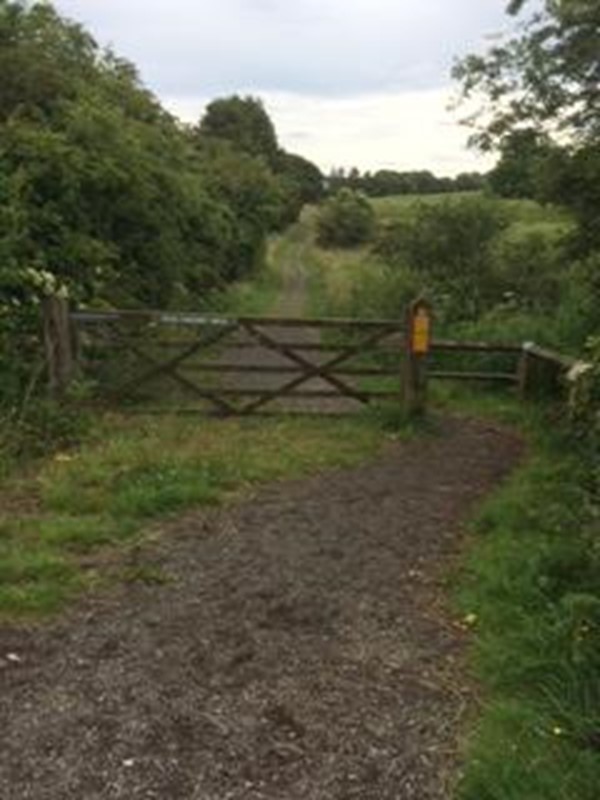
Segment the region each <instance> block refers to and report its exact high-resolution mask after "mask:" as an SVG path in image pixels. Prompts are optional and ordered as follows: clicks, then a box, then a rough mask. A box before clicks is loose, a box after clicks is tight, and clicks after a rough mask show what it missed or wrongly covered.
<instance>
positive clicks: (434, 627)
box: [0, 419, 521, 800]
mask: <svg viewBox="0 0 600 800" xmlns="http://www.w3.org/2000/svg"><path fill="white" fill-rule="evenodd" d="M441 428H442V429H441V431H440V433H439V435H436V436H431V437H428V438H424V439H418V440H414V441H412V442H409V443H398V444H395V445H393V446H391V447H390V448H389V450H388V451H387V452H386V453H385V455H383V456H382V457H381V458H380V459H379V460H378V461H377V462H376V463H373V464H371V465H368V466H363V467H360V468H354V469H347V470H341V471H338V472H334V473H332V474H327V475H321V476H317V477H314V478H312V479H309V480H304V481H297V482H286V483H280V484H276V485H273V486H270V487H268V488H265V489H263V490H261V491H259V492H258V493H257V494H256V496H254V497H253V498H251V499H249V500H247V501H244V502H242V503H240V504H238V505H236V506H233V507H231V508H228V509H225V510H221V511H212V512H210V513H194V514H190V515H188V516H187V517H185V518H183V519H181V520H179V521H178V522H176V523H170V524H169V526H168V528H169V529H168V530H165V531H164V536H162V537H161V538H160V539H159V540H158V541H157V542H156V543H155V544H154V545H149V546H148V548H146V549H145V550H144V551H142V552H141V554H139V556H138V557H139V558H141V559H142V562H141V563H144V564H148V563H149V564H156V565H160V567H161V569H162V570H163V571H164V572H165V573H166V575H167V576H168V581H167V582H165V583H162V584H158V585H147V584H144V583H131V584H127V585H123V586H121V587H120V588H116V589H113V590H111V591H110V592H107V593H106V594H105V595H103V596H96V597H92V598H89V599H88V600H87V601H86V602H85V603H84V604H83V605H82V606H80V607H79V608H77V609H76V610H74V611H72V612H71V613H70V614H69V615H68V616H66V617H64V618H63V619H62V620H60V621H58V622H56V623H53V624H52V625H51V626H49V627H47V628H43V629H40V630H35V629H27V628H22V629H15V628H5V629H0V797H1V798H3V800H4V799H5V800H25V798H28V799H30V800H71V798H72V799H73V800H75V798H77V800H138V798H139V799H140V800H141V798H145V799H146V800H150V798H156V799H159V800H178V799H179V798H180V799H181V800H184V799H185V800H242V799H243V800H259V799H262V798H264V799H267V798H268V799H269V800H351V799H352V798H356V800H405V799H406V800H408V799H409V798H415V800H434V799H435V800H442V798H448V797H449V794H448V785H449V779H450V776H451V775H452V774H453V773H454V772H455V770H456V756H455V750H456V741H457V733H458V726H459V723H460V720H461V716H462V714H463V712H464V710H465V708H466V706H467V704H468V702H469V692H468V687H467V684H466V681H465V679H464V676H463V675H462V668H461V662H462V656H463V646H464V634H463V633H462V632H461V630H460V629H459V628H458V627H457V626H456V625H453V624H452V622H451V620H450V618H449V616H448V614H447V612H445V611H444V600H443V590H442V584H441V580H442V578H443V575H444V573H445V572H447V565H448V560H449V559H452V557H453V556H454V555H455V554H456V551H457V548H458V547H459V544H460V531H461V526H462V525H463V523H464V520H465V517H466V515H467V514H468V513H470V511H471V509H472V506H473V503H474V502H475V501H477V500H478V499H479V498H481V497H482V496H483V495H484V494H485V493H486V492H487V491H488V490H489V489H490V488H491V487H492V486H493V485H495V484H496V483H497V482H498V481H499V480H500V479H501V478H502V477H503V476H504V475H506V474H507V472H508V471H509V470H510V469H511V468H512V467H513V465H514V464H515V462H516V460H517V459H518V458H519V455H520V451H521V446H520V443H519V441H518V440H517V439H516V438H515V437H514V436H512V435H511V434H509V433H507V432H506V431H505V430H503V429H500V428H497V427H495V426H494V425H491V424H489V423H483V422H477V421H468V420H459V419H450V420H446V421H444V422H443V423H442V424H441Z"/></svg>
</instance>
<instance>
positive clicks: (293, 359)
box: [43, 298, 580, 414]
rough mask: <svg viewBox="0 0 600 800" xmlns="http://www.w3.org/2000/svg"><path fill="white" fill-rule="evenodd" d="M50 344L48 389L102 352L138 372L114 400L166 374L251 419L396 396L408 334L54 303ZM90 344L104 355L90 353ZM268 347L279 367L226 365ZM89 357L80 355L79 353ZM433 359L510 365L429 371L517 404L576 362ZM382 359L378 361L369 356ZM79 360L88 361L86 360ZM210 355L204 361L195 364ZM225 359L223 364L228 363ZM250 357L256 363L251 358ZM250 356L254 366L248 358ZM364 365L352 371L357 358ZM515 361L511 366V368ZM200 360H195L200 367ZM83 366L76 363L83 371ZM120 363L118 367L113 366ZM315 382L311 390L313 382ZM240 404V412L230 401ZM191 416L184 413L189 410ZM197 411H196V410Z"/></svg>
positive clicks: (554, 382)
mask: <svg viewBox="0 0 600 800" xmlns="http://www.w3.org/2000/svg"><path fill="white" fill-rule="evenodd" d="M43 311H44V322H45V325H44V334H45V335H44V344H45V349H46V359H47V362H48V372H49V379H50V385H51V387H52V388H53V389H54V391H56V392H57V393H59V394H60V392H61V391H63V390H64V388H65V387H66V386H67V385H68V382H69V380H70V379H71V378H72V376H73V374H74V373H75V371H76V370H77V368H78V366H79V369H81V367H84V368H85V367H88V366H89V367H96V366H100V365H102V364H107V363H108V364H109V365H110V363H111V362H110V361H109V362H107V361H106V360H103V357H102V354H103V353H104V352H106V351H113V352H116V353H118V354H124V355H127V354H128V355H129V356H131V357H132V359H134V360H135V361H134V363H135V364H136V365H137V364H140V371H139V372H138V373H137V374H135V375H131V376H128V377H127V379H126V380H124V381H122V382H121V383H120V384H119V385H118V386H116V387H115V388H113V389H112V391H111V392H110V395H112V396H113V397H115V396H123V395H125V396H128V395H131V396H134V394H135V391H136V390H137V389H138V388H139V387H140V386H141V385H146V384H148V383H151V382H152V381H154V380H155V379H156V378H158V377H161V376H165V377H167V378H169V379H170V380H172V381H174V382H175V383H176V384H177V385H178V386H180V387H181V388H182V389H184V390H185V391H186V392H187V393H190V394H192V395H193V396H194V397H196V398H198V399H199V400H202V401H207V402H209V403H211V404H212V405H214V406H215V408H216V409H218V411H219V412H222V413H226V414H232V413H236V414H239V413H246V414H248V413H252V412H255V411H258V410H259V409H260V408H262V407H263V406H264V405H266V404H268V403H271V402H272V401H274V400H277V399H279V398H287V399H296V398H340V397H346V398H350V399H352V400H353V401H357V402H359V403H363V404H365V403H368V402H369V401H370V400H372V399H382V398H397V399H399V398H400V395H401V392H400V389H401V386H400V372H401V370H400V364H401V359H402V354H403V352H404V351H405V349H406V348H405V344H406V338H407V335H406V333H405V330H404V329H405V324H404V323H403V322H399V321H398V320H389V319H343V318H341V319H330V318H327V319H323V318H316V319H308V318H294V317H291V318H290V317H264V316H244V315H242V316H236V317H233V316H227V315H219V314H210V313H200V314H198V313H186V312H161V311H149V310H125V311H75V312H71V313H68V309H67V304H66V301H64V300H61V299H60V298H49V299H48V300H47V301H46V302H45V303H44V306H43ZM296 329H298V330H302V329H316V330H320V331H338V332H339V333H340V334H341V335H340V338H339V341H336V340H335V339H334V340H333V341H331V340H330V339H329V338H328V339H327V340H326V341H324V342H319V341H301V340H299V339H300V337H299V336H294V334H293V331H294V330H296ZM88 344H90V345H92V346H93V347H96V348H97V352H98V355H99V357H97V356H96V355H95V354H94V352H93V351H92V352H89V355H86V353H88V351H87V345H88ZM258 348H264V349H267V350H268V351H270V352H273V353H276V354H277V355H278V356H280V357H281V359H282V363H281V364H277V363H275V364H264V365H262V364H260V363H252V362H251V361H250V363H248V362H246V363H240V364H236V363H228V359H227V353H228V352H230V353H234V352H235V351H236V350H240V351H242V352H243V351H244V350H249V351H250V350H252V349H254V350H256V349H258ZM82 351H84V352H82ZM430 352H431V353H432V354H433V355H434V356H435V355H436V354H442V355H443V354H451V353H456V354H463V355H464V354H481V355H483V356H485V355H498V356H506V357H508V361H509V363H508V367H504V369H502V368H500V369H490V368H488V369H480V370H478V369H473V368H471V369H463V370H461V369H453V368H447V367H445V366H444V368H438V367H437V366H435V367H434V366H432V365H431V363H430V364H429V365H428V367H427V369H426V376H427V378H428V379H430V380H435V381H438V380H447V381H469V382H483V383H490V384H503V385H507V386H514V387H516V388H517V389H518V391H519V392H520V394H521V396H523V397H525V396H535V395H536V394H540V393H542V392H548V390H549V389H551V390H552V391H557V390H558V389H559V388H560V389H562V390H564V387H565V386H566V383H567V382H566V381H565V377H566V376H567V375H568V373H569V371H570V370H571V369H572V367H573V366H575V365H576V364H577V363H580V362H577V361H576V359H574V358H570V357H569V356H565V355H563V354H561V353H557V352H555V351H553V350H550V349H547V348H542V347H538V346H537V345H535V344H531V343H528V344H525V345H517V344H514V343H507V342H477V341H473V342H468V341H455V340H446V339H437V340H433V341H432V342H431V347H430ZM373 355H376V356H377V358H372V356H373ZM82 356H83V357H82ZM200 356H204V357H205V359H204V360H202V361H200V360H198V359H197V358H196V357H200ZM223 356H225V357H223ZM250 357H251V356H250ZM250 357H249V358H250ZM361 357H367V360H366V361H364V359H363V360H362V361H361V360H359V361H358V362H356V361H355V363H352V360H353V359H357V358H358V359H360V358H361ZM510 357H514V363H515V367H514V370H513V369H512V361H511V359H510ZM194 359H196V360H194ZM78 361H79V364H78ZM113 363H114V362H113ZM261 373H262V374H264V375H265V376H267V375H281V376H282V377H283V378H284V379H285V380H284V381H283V383H282V385H280V386H279V387H277V388H275V387H273V386H268V385H265V386H264V387H262V388H260V387H257V386H256V385H253V386H248V387H244V386H238V387H236V386H230V385H227V384H226V385H225V386H211V385H210V383H209V384H208V385H203V383H202V381H198V380H197V379H194V378H195V375H198V376H202V375H209V374H215V375H218V374H223V375H229V374H240V375H244V374H246V375H251V374H255V375H259V374H261ZM362 377H364V378H369V377H372V378H378V377H379V378H386V379H388V381H389V379H390V378H394V377H397V378H398V384H397V388H394V389H391V388H390V389H388V388H387V387H386V384H383V385H380V386H377V387H375V388H371V387H368V384H367V387H365V386H364V385H363V384H360V383H359V384H358V385H356V384H355V383H354V382H352V380H351V379H353V378H362ZM315 379H318V380H319V382H320V383H319V384H318V385H317V386H316V387H315V388H313V389H311V388H310V387H308V386H306V384H307V383H309V382H310V381H314V380H315ZM239 398H241V399H242V400H244V402H243V403H242V404H241V405H240V404H239V403H234V402H233V400H235V399H239ZM184 411H185V410H184ZM190 411H191V409H190Z"/></svg>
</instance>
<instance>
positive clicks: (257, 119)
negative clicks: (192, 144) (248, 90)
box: [199, 95, 279, 166]
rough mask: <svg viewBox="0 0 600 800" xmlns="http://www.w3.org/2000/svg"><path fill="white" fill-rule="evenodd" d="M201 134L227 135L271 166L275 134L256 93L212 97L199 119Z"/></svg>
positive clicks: (239, 147) (241, 148) (243, 148)
mask: <svg viewBox="0 0 600 800" xmlns="http://www.w3.org/2000/svg"><path fill="white" fill-rule="evenodd" d="M199 132H200V134H201V135H203V136H209V137H213V138H217V139H226V140H227V141H229V142H231V144H232V145H233V146H234V147H235V148H236V149H238V150H241V151H242V152H244V153H247V154H248V155H251V156H255V157H256V156H258V157H262V158H264V159H265V161H266V162H267V163H268V164H270V165H271V166H272V165H274V163H275V160H276V158H277V153H278V150H279V146H278V144H277V135H276V133H275V126H274V125H273V123H272V121H271V119H270V117H269V115H268V114H267V112H266V111H265V108H264V106H263V104H262V102H261V101H260V100H259V99H258V98H255V97H239V96H238V95H234V96H232V97H225V98H220V99H218V100H214V101H213V102H212V103H209V105H208V106H207V108H206V112H205V114H204V116H203V118H202V120H201V122H200V127H199Z"/></svg>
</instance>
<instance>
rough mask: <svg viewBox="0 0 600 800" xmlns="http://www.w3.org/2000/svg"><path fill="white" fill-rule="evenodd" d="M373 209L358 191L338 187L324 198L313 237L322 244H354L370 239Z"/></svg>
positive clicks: (373, 221) (372, 227) (371, 235)
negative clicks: (332, 195) (337, 189)
mask: <svg viewBox="0 0 600 800" xmlns="http://www.w3.org/2000/svg"><path fill="white" fill-rule="evenodd" d="M374 233H375V212H374V210H373V207H372V206H371V204H370V203H369V201H368V200H367V198H366V197H365V196H364V195H362V194H360V193H359V192H353V191H351V190H350V189H342V190H341V191H339V192H338V193H337V194H336V195H335V197H331V198H330V199H329V200H327V201H326V202H325V203H324V204H323V206H322V208H321V209H320V212H319V215H318V217H317V241H318V243H319V244H320V245H321V246H323V247H356V246H357V245H361V244H364V243H365V242H368V241H370V240H371V239H372V237H373V235H374Z"/></svg>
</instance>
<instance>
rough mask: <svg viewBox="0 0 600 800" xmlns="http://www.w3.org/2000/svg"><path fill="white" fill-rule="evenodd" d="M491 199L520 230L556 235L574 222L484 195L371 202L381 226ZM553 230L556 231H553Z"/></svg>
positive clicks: (558, 211)
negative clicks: (420, 212)
mask: <svg viewBox="0 0 600 800" xmlns="http://www.w3.org/2000/svg"><path fill="white" fill-rule="evenodd" d="M478 198H479V199H482V200H483V199H489V201H490V202H493V203H497V204H498V205H499V206H500V207H501V208H502V209H504V211H505V212H506V214H507V215H508V217H509V219H510V220H511V223H512V225H511V230H512V227H513V225H514V226H517V225H518V226H519V228H521V227H522V226H523V227H525V226H526V227H527V228H528V229H531V228H532V227H535V228H536V229H539V230H540V231H548V233H554V234H555V235H557V234H560V233H565V232H568V231H569V229H570V227H571V224H572V223H571V219H570V217H569V214H568V212H566V211H565V210H564V209H562V208H559V207H557V206H551V205H545V206H542V205H540V203H536V202H535V201H534V200H504V199H501V198H486V196H485V195H484V193H483V192H447V193H444V194H411V195H398V196H396V197H381V198H374V199H373V200H372V201H371V202H372V203H373V206H374V207H375V209H376V211H377V214H378V216H379V218H380V220H381V221H382V222H392V221H393V220H395V219H401V218H406V217H409V216H410V214H411V213H412V212H413V210H414V208H415V206H417V205H435V204H437V203H453V202H457V201H461V200H477V199H478ZM552 229H553V230H552Z"/></svg>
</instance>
